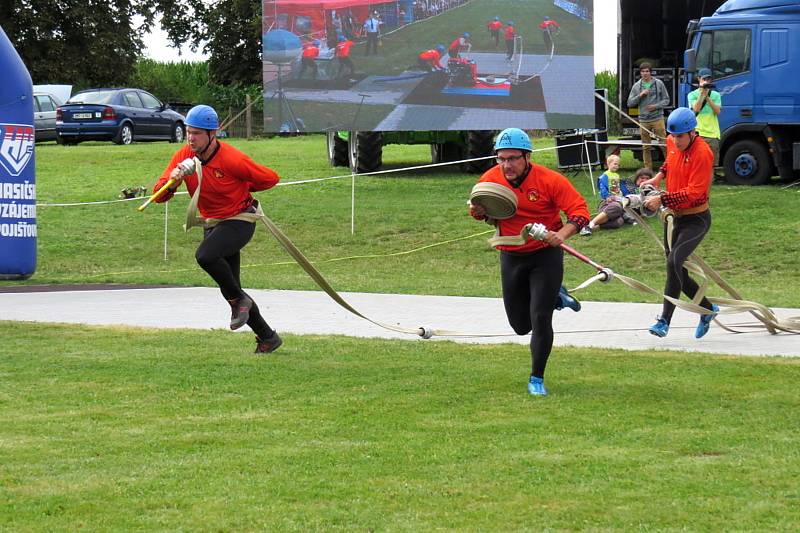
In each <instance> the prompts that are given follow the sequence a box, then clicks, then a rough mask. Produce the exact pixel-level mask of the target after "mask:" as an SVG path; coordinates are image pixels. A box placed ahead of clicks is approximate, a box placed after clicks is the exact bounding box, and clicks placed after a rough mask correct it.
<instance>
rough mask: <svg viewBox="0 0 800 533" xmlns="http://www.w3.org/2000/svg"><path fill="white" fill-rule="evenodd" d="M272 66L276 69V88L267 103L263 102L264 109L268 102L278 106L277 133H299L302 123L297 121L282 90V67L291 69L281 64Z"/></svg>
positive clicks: (266, 107)
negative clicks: (284, 118)
mask: <svg viewBox="0 0 800 533" xmlns="http://www.w3.org/2000/svg"><path fill="white" fill-rule="evenodd" d="M273 64H274V65H275V66H276V67H278V88H277V89H276V90H275V92H273V93H272V96H270V97H269V98H268V99H267V101H266V102H264V109H265V110H266V109H268V107H269V104H270V102H272V101H273V100H275V101H276V102H277V106H278V132H279V133H300V127H301V126H302V125H303V121H302V120H299V119H298V118H297V115H295V114H294V110H293V109H292V105H291V103H289V100H288V99H287V98H286V93H285V92H284V90H283V77H282V74H283V67H284V66H289V68H290V69H291V65H285V64H283V63H273ZM284 109H285V110H286V117H287V119H286V123H284V121H283V113H284Z"/></svg>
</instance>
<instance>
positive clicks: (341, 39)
mask: <svg viewBox="0 0 800 533" xmlns="http://www.w3.org/2000/svg"><path fill="white" fill-rule="evenodd" d="M336 40H337V41H338V42H340V43H343V42H344V35H342V34H341V33H340V34H339V37H337V38H336Z"/></svg>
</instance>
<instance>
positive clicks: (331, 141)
mask: <svg viewBox="0 0 800 533" xmlns="http://www.w3.org/2000/svg"><path fill="white" fill-rule="evenodd" d="M327 143H328V163H330V164H331V166H332V167H346V166H348V165H349V163H350V162H349V160H348V158H347V141H345V140H344V139H342V138H340V137H339V135H338V134H337V133H336V132H335V131H329V132H328V134H327Z"/></svg>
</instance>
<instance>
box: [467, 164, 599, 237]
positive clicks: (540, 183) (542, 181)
mask: <svg viewBox="0 0 800 533" xmlns="http://www.w3.org/2000/svg"><path fill="white" fill-rule="evenodd" d="M478 182H479V183H481V182H492V183H498V184H500V185H503V186H504V187H507V188H509V189H511V190H512V191H514V194H515V195H516V197H517V213H516V214H515V215H514V216H513V217H511V218H508V219H506V220H498V221H497V228H498V230H499V231H500V235H501V236H503V237H511V236H515V235H519V234H520V232H521V231H522V228H523V227H524V226H525V224H530V223H536V222H538V223H540V224H544V225H545V227H546V228H547V229H549V230H550V231H558V230H559V229H561V228H562V227H563V225H564V224H563V223H562V222H561V212H562V211H563V212H565V213H566V214H567V220H568V221H572V222H574V223H575V224H576V225H577V226H578V228H581V227H583V226H585V225H586V224H588V223H589V207H588V206H587V205H586V200H584V199H583V196H581V195H580V193H579V192H578V191H577V190H575V187H574V186H573V185H572V183H570V182H569V180H568V179H567V178H566V177H564V176H562V175H561V174H559V173H558V172H556V171H554V170H550V169H549V168H547V167H543V166H541V165H536V164H531V169H530V171H529V172H528V175H527V176H525V179H524V180H523V181H522V183H521V184H520V186H519V187H512V185H511V184H510V183H509V182H508V180H507V179H506V177H505V176H504V175H503V171H502V170H501V169H500V165H496V166H494V167H492V168H490V169H489V170H487V171H486V172H485V173H484V174H483V176H481V178H480V179H479V180H478ZM547 246H548V245H547V244H545V243H544V242H542V241H537V240H531V241H529V242H527V243H526V244H523V245H522V246H505V245H503V246H498V247H497V248H498V249H499V250H507V251H512V252H534V251H536V250H541V249H542V248H547Z"/></svg>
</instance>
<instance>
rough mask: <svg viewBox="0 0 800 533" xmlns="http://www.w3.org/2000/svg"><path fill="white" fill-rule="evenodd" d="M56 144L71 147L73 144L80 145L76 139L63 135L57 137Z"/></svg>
mask: <svg viewBox="0 0 800 533" xmlns="http://www.w3.org/2000/svg"><path fill="white" fill-rule="evenodd" d="M56 144H63V145H64V146H71V145H73V144H78V141H76V140H75V139H70V138H69V137H62V136H61V135H56Z"/></svg>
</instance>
